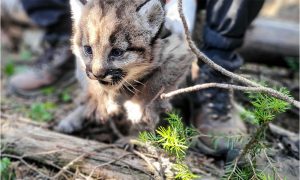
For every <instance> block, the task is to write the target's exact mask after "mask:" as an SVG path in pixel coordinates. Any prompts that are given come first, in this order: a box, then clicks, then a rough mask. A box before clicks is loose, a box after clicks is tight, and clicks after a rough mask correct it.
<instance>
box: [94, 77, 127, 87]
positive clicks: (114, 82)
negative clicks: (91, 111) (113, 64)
mask: <svg viewBox="0 0 300 180" xmlns="http://www.w3.org/2000/svg"><path fill="white" fill-rule="evenodd" d="M121 81H122V78H118V79H113V80H111V81H105V80H101V79H99V80H98V82H99V83H100V84H102V85H104V86H116V85H118V84H120V82H121Z"/></svg>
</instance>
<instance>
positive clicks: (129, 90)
mask: <svg viewBox="0 0 300 180" xmlns="http://www.w3.org/2000/svg"><path fill="white" fill-rule="evenodd" d="M122 79H123V80H124V81H125V82H126V83H128V82H127V81H126V80H125V79H124V78H123V77H122ZM124 87H125V88H126V89H127V90H128V91H130V92H131V93H132V94H135V92H133V91H132V90H131V89H130V88H129V87H127V86H126V85H125V84H124Z"/></svg>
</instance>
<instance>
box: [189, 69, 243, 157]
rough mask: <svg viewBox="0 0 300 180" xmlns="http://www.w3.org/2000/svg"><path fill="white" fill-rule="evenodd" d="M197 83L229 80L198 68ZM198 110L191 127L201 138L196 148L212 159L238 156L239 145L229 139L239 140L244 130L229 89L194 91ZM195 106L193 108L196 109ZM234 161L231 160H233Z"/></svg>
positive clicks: (213, 72) (212, 71)
mask: <svg viewBox="0 0 300 180" xmlns="http://www.w3.org/2000/svg"><path fill="white" fill-rule="evenodd" d="M199 79H200V81H198V82H197V83H198V84H202V83H207V82H217V83H228V82H229V80H228V79H227V78H226V77H224V76H223V75H221V74H220V73H218V72H215V71H214V70H211V69H210V68H207V67H205V68H201V74H200V78H199ZM196 96H197V98H196V99H197V101H198V102H197V103H198V108H197V110H196V112H195V114H194V118H193V124H194V126H195V127H196V128H197V129H198V130H199V131H200V132H201V134H203V135H204V136H200V137H199V141H197V144H196V147H197V148H198V149H199V150H200V151H202V152H204V153H206V154H208V155H213V156H223V155H225V156H227V155H228V152H229V150H232V152H235V155H232V156H236V155H237V154H238V152H239V151H238V149H239V144H236V143H235V144H233V143H232V142H233V141H232V140H234V139H240V138H241V137H242V135H243V134H245V133H246V127H245V125H244V123H243V122H242V120H241V119H240V115H239V112H238V110H237V108H236V106H234V104H233V101H232V98H230V97H231V96H230V93H229V91H228V90H224V89H217V88H210V89H205V90H201V91H199V92H197V94H196ZM197 103H196V106H197ZM232 158H234V157H232Z"/></svg>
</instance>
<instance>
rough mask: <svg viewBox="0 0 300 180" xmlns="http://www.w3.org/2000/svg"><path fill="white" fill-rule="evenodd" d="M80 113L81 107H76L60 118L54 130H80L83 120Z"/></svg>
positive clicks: (67, 131) (81, 111)
mask: <svg viewBox="0 0 300 180" xmlns="http://www.w3.org/2000/svg"><path fill="white" fill-rule="evenodd" d="M82 113H83V107H78V108H76V109H75V110H74V111H73V112H71V113H70V114H69V115H68V116H67V117H66V118H64V119H63V120H61V121H60V122H59V124H58V125H57V126H56V127H55V128H54V130H55V131H58V132H62V133H66V134H70V133H73V132H75V131H79V130H81V129H82V124H83V121H84V117H83V116H82Z"/></svg>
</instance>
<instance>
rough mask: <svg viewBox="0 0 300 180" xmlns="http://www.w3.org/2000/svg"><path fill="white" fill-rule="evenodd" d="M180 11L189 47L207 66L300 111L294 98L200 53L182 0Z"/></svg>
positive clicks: (179, 0)
mask: <svg viewBox="0 0 300 180" xmlns="http://www.w3.org/2000/svg"><path fill="white" fill-rule="evenodd" d="M178 11H179V15H180V18H181V20H182V23H183V27H184V31H185V35H186V40H187V42H188V44H189V47H190V48H191V50H192V52H193V53H195V55H196V56H197V57H198V58H199V59H201V60H202V61H203V62H204V63H205V64H207V65H208V66H210V67H211V68H213V69H215V70H217V71H219V72H220V73H222V74H223V75H225V76H228V77H230V78H232V79H233V80H236V81H238V82H241V83H243V84H245V85H248V86H250V87H259V88H261V91H264V92H268V94H269V95H271V96H274V97H276V98H278V99H281V100H284V101H286V102H289V103H291V104H293V105H294V106H296V107H297V108H299V109H300V102H299V101H296V100H295V99H294V98H292V97H289V96H287V95H285V94H283V93H281V92H279V91H276V90H274V89H272V88H267V87H264V86H262V85H260V84H258V83H255V82H253V81H250V80H248V79H246V78H244V77H242V76H240V75H237V74H235V73H232V72H230V71H228V70H226V69H224V68H223V67H221V66H219V65H218V64H216V63H214V62H213V61H212V60H211V59H210V58H208V57H207V56H206V55H205V54H204V53H202V52H201V51H199V49H198V48H197V46H196V45H195V43H194V42H193V40H192V38H191V34H190V32H189V29H188V25H187V22H186V19H185V17H184V15H183V10H182V0H178Z"/></svg>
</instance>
